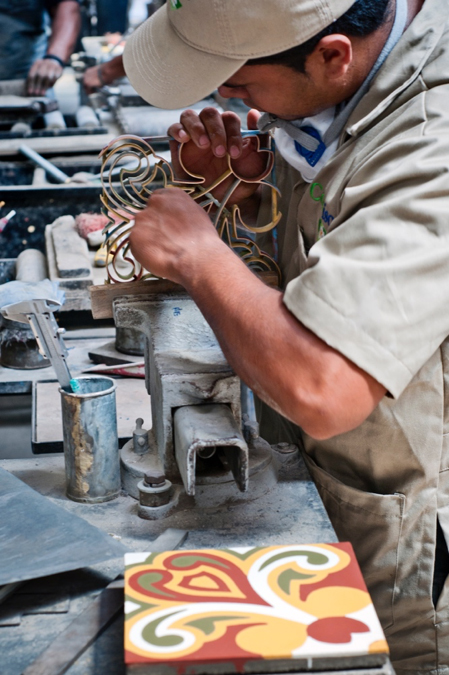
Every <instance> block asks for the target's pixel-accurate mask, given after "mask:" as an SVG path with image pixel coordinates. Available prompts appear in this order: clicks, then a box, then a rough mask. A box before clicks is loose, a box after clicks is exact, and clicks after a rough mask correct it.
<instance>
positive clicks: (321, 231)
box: [310, 183, 334, 241]
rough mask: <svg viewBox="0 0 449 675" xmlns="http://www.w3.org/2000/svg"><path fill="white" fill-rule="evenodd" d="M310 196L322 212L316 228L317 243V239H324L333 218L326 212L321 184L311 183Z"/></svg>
mask: <svg viewBox="0 0 449 675" xmlns="http://www.w3.org/2000/svg"><path fill="white" fill-rule="evenodd" d="M310 196H311V197H312V199H313V201H314V202H319V203H320V204H321V205H322V207H323V210H322V212H321V218H320V219H319V221H318V226H317V241H318V240H319V239H322V238H323V237H325V236H326V234H327V233H328V228H329V227H330V225H331V224H332V221H333V220H334V216H332V215H331V214H330V213H329V211H328V210H327V204H326V193H325V190H324V188H323V186H322V185H321V183H312V185H311V186H310Z"/></svg>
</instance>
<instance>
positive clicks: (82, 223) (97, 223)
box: [75, 213, 109, 239]
mask: <svg viewBox="0 0 449 675" xmlns="http://www.w3.org/2000/svg"><path fill="white" fill-rule="evenodd" d="M108 222H109V221H108V219H107V218H106V216H104V215H103V214H101V213H80V214H79V215H78V216H76V218H75V226H76V229H77V230H78V234H79V235H80V236H81V237H83V239H87V235H88V234H90V233H91V232H96V231H97V230H102V229H103V228H104V227H105V225H107V224H108Z"/></svg>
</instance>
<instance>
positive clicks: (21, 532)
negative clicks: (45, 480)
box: [0, 469, 126, 584]
mask: <svg viewBox="0 0 449 675" xmlns="http://www.w3.org/2000/svg"><path fill="white" fill-rule="evenodd" d="M0 510H1V513H2V518H1V521H0V550H1V552H2V555H1V556H0V584H9V583H13V582H16V581H22V580H25V579H36V578H38V577H44V576H47V575H49V574H57V573H58V572H66V571H68V570H74V569H79V568H81V567H87V566H89V565H95V564H97V563H100V562H103V561H105V560H111V559H113V558H118V557H120V556H122V555H123V554H124V552H125V550H126V549H125V547H124V546H123V545H122V544H121V543H119V542H117V541H115V540H114V539H112V537H109V536H108V535H107V534H105V533H104V532H102V531H101V530H99V529H98V528H96V527H94V526H93V525H90V523H88V522H87V521H85V520H83V519H82V518H79V517H78V516H75V515H74V514H72V513H69V512H68V511H66V510H65V509H63V508H61V507H59V506H57V505H56V504H54V503H53V502H51V501H50V500H49V499H47V498H46V497H43V496H42V495H40V494H39V493H37V492H35V490H33V489H32V488H30V487H29V486H28V485H25V483H23V482H22V481H21V480H19V479H18V478H16V477H15V476H13V475H12V474H10V473H9V472H8V471H5V469H0Z"/></svg>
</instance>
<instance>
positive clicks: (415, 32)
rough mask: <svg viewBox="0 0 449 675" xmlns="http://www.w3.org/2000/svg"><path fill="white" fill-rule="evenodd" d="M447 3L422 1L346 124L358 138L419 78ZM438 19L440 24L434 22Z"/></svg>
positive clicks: (444, 0)
mask: <svg viewBox="0 0 449 675" xmlns="http://www.w3.org/2000/svg"><path fill="white" fill-rule="evenodd" d="M446 14H447V0H426V1H425V3H424V5H423V7H422V9H421V11H420V12H419V14H417V16H416V17H415V18H414V20H413V21H412V23H411V24H410V26H409V27H408V28H407V30H406V31H405V33H404V35H403V36H402V37H401V39H400V40H399V42H398V44H397V45H396V47H395V48H394V49H393V51H392V52H391V54H390V55H389V56H388V58H387V60H386V61H385V63H384V64H383V66H382V68H381V69H380V71H379V73H378V74H377V76H376V77H375V78H374V80H373V83H372V85H371V87H370V89H369V91H368V93H367V94H366V95H365V96H364V97H363V99H362V100H361V102H360V104H359V105H358V106H357V108H356V109H355V110H354V112H353V113H352V115H351V117H350V118H349V120H348V124H347V127H346V133H347V134H349V135H350V136H354V137H355V136H358V135H359V134H360V133H361V132H362V131H363V130H364V129H366V127H368V126H369V125H370V124H371V123H372V122H373V121H374V120H375V119H376V118H377V117H379V116H380V115H381V114H382V113H383V112H384V111H385V110H386V109H387V108H388V106H389V105H391V103H392V102H393V101H394V100H395V99H396V98H397V97H398V96H399V95H400V94H402V92H404V91H405V90H406V89H407V88H408V87H410V85H411V84H413V82H414V81H415V80H416V79H417V78H418V77H419V75H420V73H421V71H422V69H423V68H424V66H425V64H426V62H427V61H428V59H429V57H430V55H431V53H432V51H433V50H434V48H435V46H436V45H437V43H438V41H439V40H440V39H441V36H442V34H443V32H444V30H445V28H446V26H445V24H446ZM438 17H441V21H438Z"/></svg>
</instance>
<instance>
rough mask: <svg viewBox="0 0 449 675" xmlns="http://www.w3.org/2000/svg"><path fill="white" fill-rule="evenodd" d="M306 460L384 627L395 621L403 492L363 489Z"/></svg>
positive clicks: (338, 534) (403, 502)
mask: <svg viewBox="0 0 449 675" xmlns="http://www.w3.org/2000/svg"><path fill="white" fill-rule="evenodd" d="M305 461H306V463H307V466H308V468H309V471H310V473H311V474H312V478H313V479H314V481H315V483H316V486H317V488H318V491H319V493H320V496H321V499H322V500H323V503H324V506H325V508H326V511H327V513H328V515H329V518H330V520H331V522H332V525H333V526H334V529H335V532H336V533H337V536H338V538H339V540H340V541H349V542H351V544H352V546H353V548H354V551H355V554H356V557H357V560H358V563H359V565H360V568H361V570H362V574H363V577H364V579H365V582H366V585H367V587H368V590H369V592H370V594H371V597H372V600H373V603H374V606H375V608H376V611H377V614H378V616H379V619H380V621H381V623H382V627H383V629H384V630H386V629H388V628H389V627H390V626H392V625H393V624H394V614H393V606H394V596H395V589H396V582H397V574H398V549H399V540H400V536H401V530H402V522H403V515H404V509H405V496H404V495H402V494H387V495H383V494H377V493H374V492H364V491H363V490H357V489H356V488H353V487H350V486H348V485H345V484H344V483H342V482H341V481H339V480H337V479H336V478H334V477H333V476H331V475H330V474H329V473H327V472H326V471H324V470H323V469H321V468H320V467H319V466H318V465H317V464H316V463H315V462H314V461H313V460H312V459H311V458H310V457H309V456H308V455H306V456H305Z"/></svg>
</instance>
